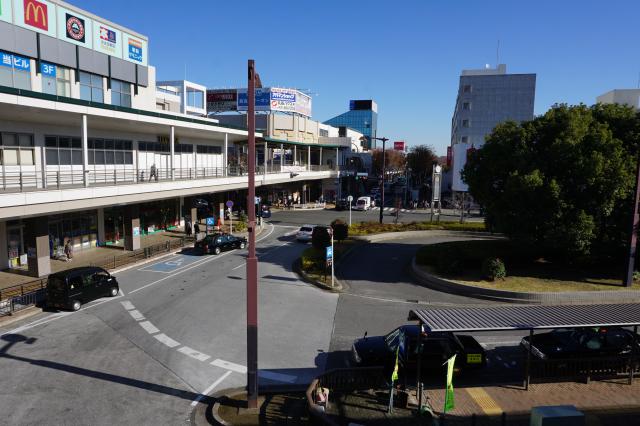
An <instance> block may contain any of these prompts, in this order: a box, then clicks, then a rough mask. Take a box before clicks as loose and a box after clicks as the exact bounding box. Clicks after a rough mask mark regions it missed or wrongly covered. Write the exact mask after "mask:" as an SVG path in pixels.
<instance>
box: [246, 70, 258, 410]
mask: <svg viewBox="0 0 640 426" xmlns="http://www.w3.org/2000/svg"><path fill="white" fill-rule="evenodd" d="M248 71H249V75H248V78H249V87H248V94H247V95H248V101H249V105H248V111H247V128H248V132H249V153H248V156H249V158H248V159H247V166H248V168H249V170H248V171H249V187H248V194H247V211H248V213H249V226H248V231H249V255H248V257H247V406H248V408H258V258H257V257H256V233H255V230H256V209H255V208H253V209H252V208H250V206H251V205H253V204H255V197H256V173H255V172H256V162H255V155H256V136H255V133H256V115H255V101H256V99H255V96H256V91H255V87H256V77H255V63H254V61H253V59H250V60H249V65H248Z"/></svg>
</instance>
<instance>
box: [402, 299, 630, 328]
mask: <svg viewBox="0 0 640 426" xmlns="http://www.w3.org/2000/svg"><path fill="white" fill-rule="evenodd" d="M409 320H410V321H416V320H417V321H420V322H421V323H422V324H424V327H425V329H426V331H430V332H436V331H491V330H538V329H557V328H573V327H605V326H607V327H611V326H634V325H640V304H638V303H628V304H599V305H555V306H538V305H536V306H493V307H482V308H475V307H474V308H467V307H464V308H438V309H416V310H412V311H411V312H410V313H409Z"/></svg>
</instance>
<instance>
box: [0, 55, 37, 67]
mask: <svg viewBox="0 0 640 426" xmlns="http://www.w3.org/2000/svg"><path fill="white" fill-rule="evenodd" d="M0 57H1V58H0V65H2V66H5V67H9V68H14V69H17V70H20V71H27V72H29V71H31V61H30V60H29V58H25V57H24V56H18V55H12V54H11V53H5V52H0Z"/></svg>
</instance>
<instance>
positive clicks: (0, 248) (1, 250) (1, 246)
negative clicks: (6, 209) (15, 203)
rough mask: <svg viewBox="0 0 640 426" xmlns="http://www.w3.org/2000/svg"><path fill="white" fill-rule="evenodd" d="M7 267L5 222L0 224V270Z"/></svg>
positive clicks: (7, 249)
mask: <svg viewBox="0 0 640 426" xmlns="http://www.w3.org/2000/svg"><path fill="white" fill-rule="evenodd" d="M8 267H9V243H8V241H7V222H0V270H3V269H6V268H8Z"/></svg>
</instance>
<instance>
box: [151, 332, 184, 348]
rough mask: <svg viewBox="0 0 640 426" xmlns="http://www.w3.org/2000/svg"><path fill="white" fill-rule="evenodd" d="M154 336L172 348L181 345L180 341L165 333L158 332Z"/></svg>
mask: <svg viewBox="0 0 640 426" xmlns="http://www.w3.org/2000/svg"><path fill="white" fill-rule="evenodd" d="M153 337H155V338H156V339H158V340H159V341H160V342H161V343H164V344H165V345H167V346H169V347H170V348H175V347H176V346H180V343H179V342H176V341H175V340H173V339H172V338H171V337H169V336H167V335H166V334H164V333H160V334H156V335H155V336H153Z"/></svg>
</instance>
